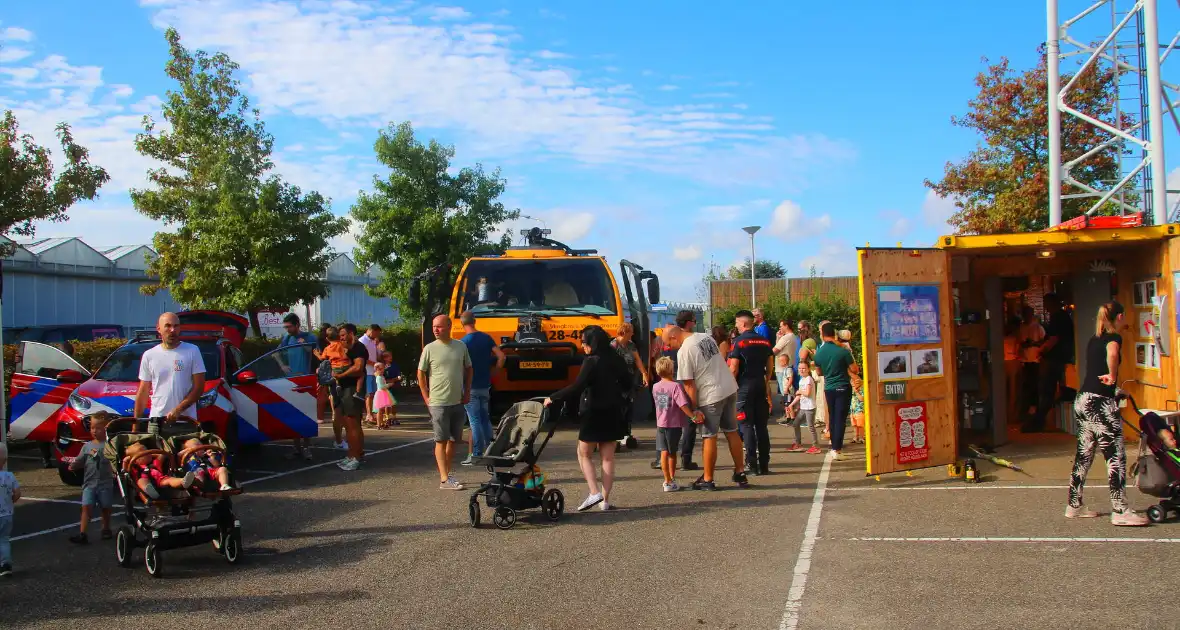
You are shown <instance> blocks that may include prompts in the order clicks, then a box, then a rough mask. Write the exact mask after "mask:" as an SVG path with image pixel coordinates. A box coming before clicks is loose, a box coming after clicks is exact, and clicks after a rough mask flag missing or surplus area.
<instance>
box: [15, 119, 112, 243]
mask: <svg viewBox="0 0 1180 630" xmlns="http://www.w3.org/2000/svg"><path fill="white" fill-rule="evenodd" d="M57 138H58V140H59V141H60V142H61V148H62V154H63V155H64V156H65V159H66V162H65V168H64V169H62V171H61V172H60V173H58V175H57V177H54V176H53V162H52V160H50V156H49V150H48V149H46V148H45V147H42V146H40V145H38V144H37V143H36V142H34V141H33V137H32V136H30V135H28V134H21V133H20V127H19V126H18V124H17V121H16V116H15V115H14V114H13V113H12V112H11V111H5V112H4V118H3V120H0V235H3V236H8V235H9V234H15V235H20V236H28V237H31V236H33V234H34V233H35V232H36V226H35V225H34V223H35V222H36V221H65V220H66V218H67V216H66V211H67V210H68V209H69V208H70V206H72V205H74V204H75V203H77V202H78V200H80V199H94V198H95V197H97V196H98V189H99V188H101V187H102V185H103V184H105V183H107V182H108V181H110V179H111V178H110V176H109V175H107V172H106V171H105V170H103V169H102V168H101V167H98V166H94V165H92V164H91V163H90V153H89V152H88V151H87V150H86V148H85V147H83V146H82V145H80V144H78V143H76V142H74V136H73V135H72V134H71V133H70V126H69V125H67V124H66V123H60V124H59V125H58V126H57Z"/></svg>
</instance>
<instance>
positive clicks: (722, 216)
mask: <svg viewBox="0 0 1180 630" xmlns="http://www.w3.org/2000/svg"><path fill="white" fill-rule="evenodd" d="M741 212H742V207H741V206H740V205H722V206H705V207H704V208H701V213H700V214H701V218H702V219H704V220H706V221H733V220H734V219H736V218H738V215H739V214H741Z"/></svg>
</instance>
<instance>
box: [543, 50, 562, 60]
mask: <svg viewBox="0 0 1180 630" xmlns="http://www.w3.org/2000/svg"><path fill="white" fill-rule="evenodd" d="M537 57H540V58H541V59H566V58H568V57H569V55H567V54H565V53H562V52H557V51H555V50H538V51H537Z"/></svg>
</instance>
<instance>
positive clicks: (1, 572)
mask: <svg viewBox="0 0 1180 630" xmlns="http://www.w3.org/2000/svg"><path fill="white" fill-rule="evenodd" d="M10 575H12V565H11V564H8V563H7V562H6V563H4V564H0V577H8V576H10Z"/></svg>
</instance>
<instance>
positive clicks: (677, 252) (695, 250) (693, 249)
mask: <svg viewBox="0 0 1180 630" xmlns="http://www.w3.org/2000/svg"><path fill="white" fill-rule="evenodd" d="M672 257H673V258H675V259H676V260H683V261H691V260H700V258H701V248H700V247H697V246H696V245H689V246H688V247H674V248H672Z"/></svg>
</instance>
